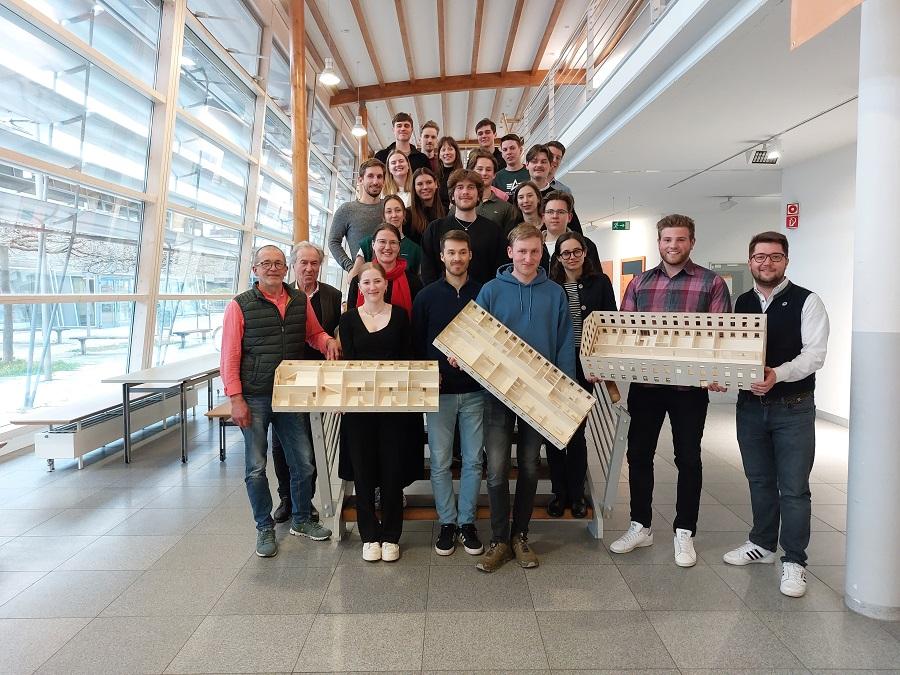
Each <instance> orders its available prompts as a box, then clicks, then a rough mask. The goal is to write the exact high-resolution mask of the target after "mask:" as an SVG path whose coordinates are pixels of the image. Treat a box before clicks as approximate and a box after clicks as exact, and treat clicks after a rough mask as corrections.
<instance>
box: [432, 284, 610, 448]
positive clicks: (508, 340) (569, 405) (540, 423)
mask: <svg viewBox="0 0 900 675" xmlns="http://www.w3.org/2000/svg"><path fill="white" fill-rule="evenodd" d="M434 346H435V347H437V348H438V349H440V350H441V351H442V352H443V353H444V354H446V355H447V356H451V357H453V358H455V359H456V361H457V362H458V364H459V366H460V368H462V369H463V370H464V371H465V372H467V373H468V374H469V375H471V376H472V377H474V378H475V379H476V380H477V381H478V382H479V383H480V384H481V385H482V386H483V387H484V388H485V389H487V390H488V391H489V392H491V393H492V394H494V396H496V397H497V398H498V399H500V401H501V402H502V403H504V404H505V405H506V406H507V407H508V408H509V409H510V410H512V411H513V412H515V413H516V414H517V415H518V416H519V417H521V418H522V419H524V420H526V421H527V422H528V423H529V424H530V425H531V426H532V427H534V428H535V429H536V430H537V431H539V432H541V433H542V434H543V436H544V438H546V439H547V440H548V441H550V442H551V443H553V444H554V445H555V446H556V447H558V448H564V447H565V446H566V444H567V443H568V442H569V440H570V439H571V438H572V435H573V434H574V433H575V430H576V429H577V428H578V425H579V424H581V422H582V421H583V420H584V418H585V417H587V414H588V411H589V410H590V409H591V406H592V405H594V403H595V399H594V397H593V396H591V395H590V394H589V393H588V392H587V391H585V390H584V389H582V388H581V386H580V385H579V384H578V383H577V382H576V381H575V380H573V379H571V378H570V377H568V376H567V375H566V374H565V373H563V372H562V371H561V370H560V369H559V368H557V367H556V366H554V365H553V364H552V363H550V361H548V360H547V359H545V358H544V357H543V356H542V355H541V354H540V353H538V351H537V350H536V349H534V348H533V347H531V346H530V345H528V344H527V343H526V342H525V341H524V340H522V338H520V337H519V336H518V335H516V334H515V333H513V332H512V331H511V330H509V328H507V327H506V326H504V325H503V324H502V323H500V322H499V321H498V320H497V319H495V318H494V317H493V316H491V314H489V313H488V312H487V311H486V310H484V309H482V308H481V307H480V306H478V305H477V304H475V302H473V301H470V302H469V304H468V305H466V306H465V307H464V308H463V309H462V311H461V312H460V313H459V314H457V315H456V318H455V319H453V321H451V322H450V323H449V324H448V325H447V327H446V328H445V329H444V330H443V331H442V332H441V333H440V335H438V336H437V337H436V338H435V340H434Z"/></svg>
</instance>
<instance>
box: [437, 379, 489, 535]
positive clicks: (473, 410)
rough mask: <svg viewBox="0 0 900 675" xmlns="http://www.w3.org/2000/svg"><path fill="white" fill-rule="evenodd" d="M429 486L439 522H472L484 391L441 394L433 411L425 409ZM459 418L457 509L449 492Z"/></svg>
mask: <svg viewBox="0 0 900 675" xmlns="http://www.w3.org/2000/svg"><path fill="white" fill-rule="evenodd" d="M425 416H426V419H427V420H428V451H429V454H430V457H431V489H432V491H433V492H434V503H435V505H436V507H437V512H438V518H439V519H440V521H441V525H467V524H469V523H472V524H474V523H475V508H476V506H477V504H478V493H479V492H480V491H481V448H482V445H483V443H484V391H473V392H470V393H467V394H441V395H440V403H439V407H438V411H437V412H433V413H426V415H425ZM457 419H459V446H460V450H461V451H462V471H461V473H460V477H459V512H458V513H457V508H456V499H455V498H454V495H453V477H452V476H451V474H450V463H451V462H452V461H453V433H454V431H455V430H456V420H457Z"/></svg>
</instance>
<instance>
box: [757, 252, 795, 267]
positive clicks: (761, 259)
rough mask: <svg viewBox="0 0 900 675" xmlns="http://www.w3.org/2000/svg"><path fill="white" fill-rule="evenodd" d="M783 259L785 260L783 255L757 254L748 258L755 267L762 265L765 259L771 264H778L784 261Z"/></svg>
mask: <svg viewBox="0 0 900 675" xmlns="http://www.w3.org/2000/svg"><path fill="white" fill-rule="evenodd" d="M785 258H787V256H786V255H785V254H784V253H757V254H755V255H751V256H750V260H752V261H753V262H755V263H756V264H757V265H762V264H763V263H764V262H766V260H767V259H768V260H771V261H772V262H773V263H780V262H782V261H784V259H785Z"/></svg>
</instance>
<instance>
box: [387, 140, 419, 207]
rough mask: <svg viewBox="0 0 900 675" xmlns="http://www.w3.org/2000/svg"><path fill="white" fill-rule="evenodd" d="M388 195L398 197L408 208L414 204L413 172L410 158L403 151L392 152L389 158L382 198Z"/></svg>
mask: <svg viewBox="0 0 900 675" xmlns="http://www.w3.org/2000/svg"><path fill="white" fill-rule="evenodd" d="M388 195H398V196H399V197H400V198H401V199H402V200H403V205H404V206H406V208H409V206H410V204H412V171H410V168H409V157H407V155H406V153H405V152H403V151H402V150H391V151H390V152H389V153H388V156H387V176H385V178H384V190H383V191H382V193H381V196H382V197H386V196H388Z"/></svg>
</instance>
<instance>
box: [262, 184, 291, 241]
mask: <svg viewBox="0 0 900 675" xmlns="http://www.w3.org/2000/svg"><path fill="white" fill-rule="evenodd" d="M256 226H257V227H258V228H259V229H260V230H267V231H268V232H270V233H272V234H275V235H282V236H285V237H288V238H290V237H291V236H293V232H294V204H293V197H292V194H291V188H290V187H288V186H287V185H283V184H282V183H281V182H279V181H277V180H274V179H272V178H270V177H269V176H267V175H265V174H263V176H262V181H261V182H260V187H259V209H258V211H257V214H256Z"/></svg>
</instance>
